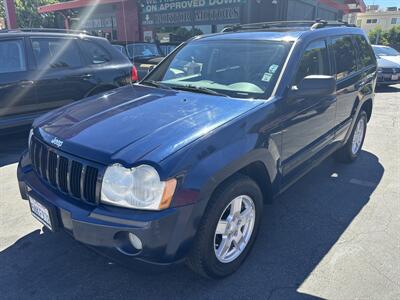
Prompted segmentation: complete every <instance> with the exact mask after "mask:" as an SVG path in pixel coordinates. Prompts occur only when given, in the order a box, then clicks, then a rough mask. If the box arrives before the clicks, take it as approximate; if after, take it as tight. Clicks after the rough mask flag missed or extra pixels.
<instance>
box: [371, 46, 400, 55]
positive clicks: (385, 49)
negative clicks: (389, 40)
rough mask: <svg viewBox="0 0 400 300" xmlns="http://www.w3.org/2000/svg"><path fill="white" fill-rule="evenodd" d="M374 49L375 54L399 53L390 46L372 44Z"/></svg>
mask: <svg viewBox="0 0 400 300" xmlns="http://www.w3.org/2000/svg"><path fill="white" fill-rule="evenodd" d="M372 48H373V49H374V52H375V55H378V56H397V55H400V53H399V52H397V51H396V50H395V49H393V48H390V47H377V46H372Z"/></svg>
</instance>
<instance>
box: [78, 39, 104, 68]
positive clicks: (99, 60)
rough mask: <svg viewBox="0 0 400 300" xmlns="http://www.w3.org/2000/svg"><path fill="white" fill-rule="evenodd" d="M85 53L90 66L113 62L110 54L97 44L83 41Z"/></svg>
mask: <svg viewBox="0 0 400 300" xmlns="http://www.w3.org/2000/svg"><path fill="white" fill-rule="evenodd" d="M81 45H82V48H83V51H84V52H85V54H86V56H87V57H88V59H89V62H90V64H93V65H98V64H104V63H107V62H109V61H111V56H110V54H109V53H108V52H107V51H106V50H105V49H104V48H103V47H102V46H100V45H98V44H97V43H96V42H92V41H88V40H82V41H81Z"/></svg>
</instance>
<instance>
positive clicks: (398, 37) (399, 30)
mask: <svg viewBox="0 0 400 300" xmlns="http://www.w3.org/2000/svg"><path fill="white" fill-rule="evenodd" d="M387 39H388V42H389V45H390V47H393V48H395V49H396V50H398V51H400V25H397V26H394V27H392V28H391V29H390V30H389V31H388V33H387Z"/></svg>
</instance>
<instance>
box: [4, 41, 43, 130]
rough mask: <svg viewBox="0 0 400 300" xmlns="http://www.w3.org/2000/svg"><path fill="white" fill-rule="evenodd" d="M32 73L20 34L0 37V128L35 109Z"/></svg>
mask: <svg viewBox="0 0 400 300" xmlns="http://www.w3.org/2000/svg"><path fill="white" fill-rule="evenodd" d="M32 76H33V74H32V71H30V70H29V64H28V56H27V51H26V47H25V42H24V38H5V39H0V128H1V127H3V128H4V127H6V126H8V125H11V124H10V120H11V119H12V120H13V123H15V122H17V119H18V118H23V115H26V114H31V113H33V112H34V111H35V110H36V106H35V104H36V95H35V89H34V86H33V81H32ZM6 118H7V119H8V121H6ZM21 121H22V122H23V120H22V119H21ZM17 123H18V122H17ZM13 125H18V124H13Z"/></svg>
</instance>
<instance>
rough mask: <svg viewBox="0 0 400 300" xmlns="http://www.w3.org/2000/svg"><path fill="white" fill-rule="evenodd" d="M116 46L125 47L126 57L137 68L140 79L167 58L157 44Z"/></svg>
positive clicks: (129, 43) (138, 43)
mask: <svg viewBox="0 0 400 300" xmlns="http://www.w3.org/2000/svg"><path fill="white" fill-rule="evenodd" d="M114 46H115V47H117V46H123V47H125V51H126V55H127V56H128V58H129V59H130V60H131V62H132V63H133V64H134V65H135V67H136V71H137V76H138V79H143V78H144V77H145V76H146V75H147V74H148V73H149V71H151V69H153V68H154V67H155V66H156V65H157V64H158V63H160V61H162V60H163V59H164V56H165V55H164V54H163V52H162V51H161V49H160V47H159V46H158V45H157V44H155V43H146V42H127V43H117V44H114ZM121 51H122V50H121Z"/></svg>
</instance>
